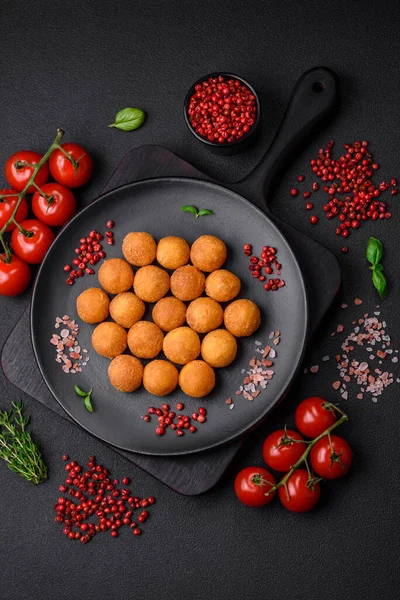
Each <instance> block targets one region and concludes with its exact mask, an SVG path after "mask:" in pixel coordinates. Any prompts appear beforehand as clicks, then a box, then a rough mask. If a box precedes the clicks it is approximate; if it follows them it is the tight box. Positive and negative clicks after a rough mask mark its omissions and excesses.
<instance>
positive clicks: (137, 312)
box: [110, 292, 146, 329]
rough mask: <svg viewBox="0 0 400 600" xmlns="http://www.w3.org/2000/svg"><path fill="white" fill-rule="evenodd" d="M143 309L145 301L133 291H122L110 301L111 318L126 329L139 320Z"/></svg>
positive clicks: (144, 308)
mask: <svg viewBox="0 0 400 600" xmlns="http://www.w3.org/2000/svg"><path fill="white" fill-rule="evenodd" d="M145 310H146V306H145V303H144V302H143V300H141V299H140V298H138V297H137V296H136V295H135V294H134V293H133V292H122V294H118V296H115V298H113V299H112V300H111V303H110V315H111V318H112V319H113V320H114V321H115V322H116V323H118V325H122V327H125V328H126V329H129V327H132V325H134V324H135V323H136V322H137V321H140V319H141V318H142V317H143V315H144V312H145Z"/></svg>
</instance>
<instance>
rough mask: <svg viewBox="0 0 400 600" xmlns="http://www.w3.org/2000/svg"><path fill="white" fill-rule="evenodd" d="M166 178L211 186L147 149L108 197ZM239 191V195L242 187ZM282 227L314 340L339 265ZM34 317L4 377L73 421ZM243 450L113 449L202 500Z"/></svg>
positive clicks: (23, 327) (129, 162)
mask: <svg viewBox="0 0 400 600" xmlns="http://www.w3.org/2000/svg"><path fill="white" fill-rule="evenodd" d="M164 176H184V177H193V178H196V179H205V180H208V181H211V178H210V177H208V176H207V175H205V174H204V173H201V172H200V171H198V170H197V169H195V168H194V167H193V166H192V165H190V164H189V163H187V162H185V161H184V160H182V159H181V158H179V157H178V156H176V155H175V154H173V153H172V152H170V151H169V150H166V149H165V148H162V147H159V146H143V147H140V148H136V149H134V150H132V151H131V152H129V153H128V154H127V155H126V156H125V158H124V159H123V160H122V162H121V163H120V165H119V167H118V168H117V169H116V171H115V172H114V174H113V175H112V177H111V178H110V180H109V182H108V183H107V185H106V187H105V188H104V190H103V192H104V193H105V192H108V191H110V190H112V189H114V188H117V187H119V186H122V185H125V184H128V183H131V182H133V181H140V180H144V179H148V178H151V177H164ZM234 187H235V189H238V188H239V184H237V185H236V186H234ZM251 199H252V200H253V201H254V202H255V203H257V204H259V205H262V203H263V202H264V200H263V195H261V193H260V191H259V190H258V191H255V192H253V193H252V197H251ZM274 218H275V217H274ZM279 227H280V229H281V230H282V231H283V232H284V234H285V236H286V237H287V239H288V241H289V243H290V244H291V247H292V248H293V250H294V252H295V253H296V257H297V260H298V262H299V264H300V267H301V269H302V272H303V276H304V279H305V282H306V287H307V292H308V300H309V308H310V323H309V336H311V335H312V334H313V332H314V331H315V329H316V328H317V326H318V325H319V323H320V322H321V320H322V318H323V316H324V314H325V313H326V311H327V310H328V308H329V306H330V304H331V303H332V301H333V299H334V297H335V295H336V293H337V291H338V289H339V287H340V269H339V265H338V262H337V260H336V258H335V257H334V256H333V254H332V253H331V252H329V251H328V250H327V249H326V248H324V247H323V246H321V245H320V244H318V243H317V242H314V241H313V240H312V239H311V238H308V237H307V236H305V235H303V234H301V233H300V232H298V231H296V230H294V229H293V228H292V227H290V226H288V225H286V224H284V223H282V222H279ZM320 264H324V265H325V269H323V271H322V273H321V270H320V269H318V271H319V273H320V274H321V275H320V276H319V278H318V281H317V280H315V278H314V276H313V273H315V272H316V270H317V269H316V268H317V266H318V265H320ZM29 314H30V309H29V307H28V308H27V309H26V311H25V312H24V313H23V315H22V317H21V319H20V320H19V322H18V323H17V325H16V327H15V328H14V330H13V331H12V333H11V334H10V336H9V338H8V340H7V341H6V343H5V345H4V347H3V351H2V355H1V361H2V367H3V370H4V373H5V375H6V377H7V378H8V379H9V381H10V382H11V383H13V384H14V385H15V386H16V387H18V388H19V389H20V390H22V391H23V392H25V393H27V394H29V395H30V396H32V397H33V398H35V399H36V400H38V401H39V402H41V403H42V404H44V405H45V406H47V407H48V408H50V409H51V410H53V411H54V412H55V413H57V414H58V415H60V416H62V417H63V418H65V419H67V420H71V419H70V418H69V417H68V415H67V414H66V413H65V412H64V410H63V409H62V408H61V407H60V406H59V404H58V403H57V402H56V400H55V399H54V397H53V396H52V394H51V393H50V391H49V390H48V388H47V386H46V384H45V383H44V381H43V379H42V377H41V375H40V372H39V369H38V367H37V364H36V361H35V358H34V354H33V349H32V346H31V343H30V342H29V343H27V340H30V335H29V330H30V326H29ZM71 422H72V420H71ZM240 444H241V441H236V442H234V443H232V444H229V445H225V446H222V447H219V448H217V449H215V450H209V451H207V452H202V453H198V454H195V455H188V456H178V457H168V458H164V457H161V456H146V455H141V454H134V453H131V452H126V451H124V450H120V449H117V448H114V447H113V446H110V448H112V449H113V450H114V451H115V452H117V453H119V454H121V455H122V456H123V457H125V458H126V459H127V460H129V461H131V462H132V463H133V464H135V465H137V466H139V467H141V468H142V469H144V470H145V471H147V472H148V473H150V474H151V475H153V476H154V477H156V478H158V479H159V480H160V481H162V482H163V483H165V484H166V485H168V486H169V487H171V488H172V489H174V490H176V491H178V492H180V493H182V494H186V495H197V494H201V493H203V492H205V491H207V490H208V489H210V488H211V487H213V486H214V485H215V484H216V483H217V481H218V480H219V479H220V477H221V476H222V474H223V473H224V471H225V470H226V468H227V467H228V465H229V463H230V461H231V460H232V458H233V457H234V455H235V454H236V452H237V451H238V449H239V447H240Z"/></svg>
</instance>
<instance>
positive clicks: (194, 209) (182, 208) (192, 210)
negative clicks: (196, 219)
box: [181, 206, 197, 215]
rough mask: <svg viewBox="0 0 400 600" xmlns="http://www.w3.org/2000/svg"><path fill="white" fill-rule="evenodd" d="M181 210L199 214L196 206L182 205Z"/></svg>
mask: <svg viewBox="0 0 400 600" xmlns="http://www.w3.org/2000/svg"><path fill="white" fill-rule="evenodd" d="M181 210H183V212H188V213H192V214H194V215H197V208H196V207H195V206H181Z"/></svg>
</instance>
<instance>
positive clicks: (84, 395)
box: [74, 385, 93, 412]
mask: <svg viewBox="0 0 400 600" xmlns="http://www.w3.org/2000/svg"><path fill="white" fill-rule="evenodd" d="M74 387H75V393H76V394H77V395H78V396H81V398H84V401H83V402H84V404H85V408H86V410H88V411H89V412H93V406H92V402H91V398H92V392H93V388H90V390H89V391H88V392H84V391H83V390H81V388H79V387H78V386H77V385H75V386H74Z"/></svg>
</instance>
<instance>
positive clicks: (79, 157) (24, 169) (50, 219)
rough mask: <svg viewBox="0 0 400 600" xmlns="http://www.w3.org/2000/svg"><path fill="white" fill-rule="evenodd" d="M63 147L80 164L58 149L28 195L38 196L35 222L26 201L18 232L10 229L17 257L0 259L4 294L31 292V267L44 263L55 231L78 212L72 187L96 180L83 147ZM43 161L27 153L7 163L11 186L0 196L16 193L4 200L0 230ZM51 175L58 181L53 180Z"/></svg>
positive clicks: (34, 206)
mask: <svg viewBox="0 0 400 600" xmlns="http://www.w3.org/2000/svg"><path fill="white" fill-rule="evenodd" d="M61 147H62V148H63V150H64V152H66V153H68V154H69V155H70V156H71V157H72V158H73V159H74V160H75V161H77V168H74V166H73V164H72V163H71V161H70V160H69V159H68V157H67V156H66V155H65V153H64V152H62V151H61V150H59V149H56V150H55V151H54V152H53V153H52V154H51V156H50V159H49V161H48V164H47V163H44V164H43V166H42V167H41V168H40V170H39V171H38V173H37V175H36V177H35V180H34V184H33V185H31V186H30V187H29V188H28V190H27V193H28V194H33V196H32V203H31V206H32V211H33V213H34V215H35V217H36V219H33V218H27V217H28V212H29V206H28V202H27V199H26V197H24V198H23V200H22V202H21V204H20V206H19V208H18V210H17V213H16V215H15V220H16V221H17V223H18V225H19V227H17V226H16V225H15V224H14V223H11V224H10V225H9V227H8V228H7V230H6V231H7V232H10V233H11V246H12V256H11V260H10V261H7V260H5V258H6V257H5V256H4V255H0V295H3V296H17V295H18V294H21V293H22V292H23V291H24V290H25V289H26V288H27V286H28V284H29V281H30V278H31V271H30V268H29V266H28V264H31V265H36V264H39V263H41V262H42V260H43V257H44V256H45V254H46V252H47V250H48V249H49V247H50V245H51V244H52V242H53V240H54V238H55V235H54V233H53V231H52V229H50V227H61V226H62V225H65V224H66V223H67V222H68V221H69V220H70V219H71V217H72V215H73V214H74V213H75V209H76V200H75V196H74V194H73V193H72V192H71V190H70V189H69V188H77V187H80V186H82V185H84V184H85V183H87V182H88V181H89V179H90V177H91V175H92V172H93V160H92V158H91V156H90V155H89V154H88V153H87V152H86V150H85V149H84V148H83V147H82V146H79V145H78V144H74V143H67V144H63V145H62V146H61ZM41 159H42V155H41V154H39V153H37V152H32V151H29V150H24V151H21V152H16V153H15V154H13V155H12V156H10V158H9V159H8V160H7V163H6V166H5V176H6V179H7V182H8V184H9V186H10V187H9V188H4V189H0V196H2V195H8V194H13V193H14V192H15V196H12V195H11V196H7V197H4V198H3V199H1V198H0V231H1V230H2V229H3V227H4V226H5V225H6V223H7V221H8V220H9V219H10V218H11V216H12V213H13V211H14V209H15V207H16V205H17V202H18V194H19V192H21V191H22V190H24V189H25V187H26V185H28V183H29V180H30V179H31V177H32V175H33V172H34V167H35V165H37V164H38V163H39V162H40V160H41ZM50 175H51V177H52V178H53V179H54V181H49V177H50Z"/></svg>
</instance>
